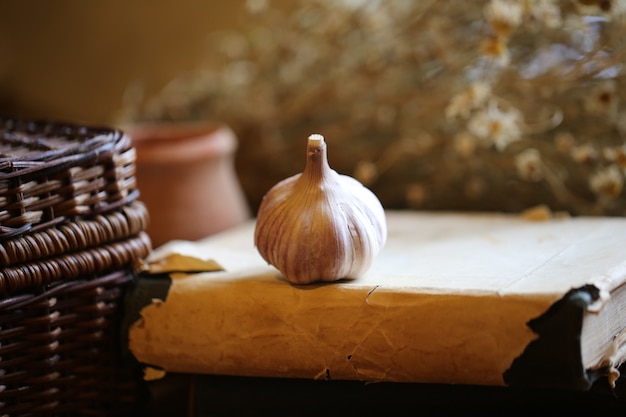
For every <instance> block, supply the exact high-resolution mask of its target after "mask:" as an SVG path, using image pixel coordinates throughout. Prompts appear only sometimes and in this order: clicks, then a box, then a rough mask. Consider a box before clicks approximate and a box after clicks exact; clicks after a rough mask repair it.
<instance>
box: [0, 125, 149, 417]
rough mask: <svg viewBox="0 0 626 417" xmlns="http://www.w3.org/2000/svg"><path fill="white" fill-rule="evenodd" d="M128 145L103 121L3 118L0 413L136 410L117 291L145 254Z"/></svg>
mask: <svg viewBox="0 0 626 417" xmlns="http://www.w3.org/2000/svg"><path fill="white" fill-rule="evenodd" d="M134 161H135V152H134V149H133V148H132V147H131V146H130V142H129V139H128V137H127V136H125V135H123V134H122V133H121V132H119V131H116V130H113V129H106V128H89V127H84V126H78V125H71V124H62V123H53V122H40V121H21V120H14V119H1V118H0V415H2V416H5V415H6V416H26V415H28V416H33V415H41V416H44V415H46V416H48V415H55V416H58V415H64V416H70V415H76V416H78V415H101V416H105V415H106V416H109V415H111V416H118V415H129V416H130V415H136V413H137V410H139V407H140V404H139V395H140V393H139V390H140V382H139V377H138V375H137V374H136V373H135V372H136V370H135V369H134V368H133V367H132V366H129V364H128V363H127V362H126V361H125V358H124V357H123V355H122V346H121V343H120V340H121V338H120V337H121V335H120V322H121V319H122V311H121V308H122V306H123V297H124V293H125V291H126V289H127V287H128V286H129V285H131V284H132V282H133V280H134V268H135V266H136V264H137V262H138V261H139V260H140V259H142V258H144V257H146V256H147V255H148V254H149V252H150V250H151V242H150V238H149V236H148V235H147V234H146V233H145V231H144V229H145V228H146V226H147V223H148V213H147V211H146V208H145V206H144V205H143V203H141V202H140V201H139V200H138V196H139V192H138V190H137V188H136V183H135V177H134V172H135V167H134Z"/></svg>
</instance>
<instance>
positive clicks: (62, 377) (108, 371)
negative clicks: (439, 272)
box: [0, 271, 140, 416]
mask: <svg viewBox="0 0 626 417" xmlns="http://www.w3.org/2000/svg"><path fill="white" fill-rule="evenodd" d="M131 280H132V274H130V273H129V272H127V271H118V272H115V273H111V274H108V275H104V276H99V277H95V278H92V279H89V280H76V281H71V282H59V283H57V284H54V285H52V286H50V287H48V288H47V289H46V290H44V291H39V292H35V293H32V294H24V295H21V296H16V297H10V298H7V299H4V300H2V301H0V356H1V357H2V360H1V362H0V367H1V372H0V387H1V388H2V389H1V390H0V414H1V415H3V416H5V415H9V416H25V415H29V416H31V415H41V416H43V415H49V416H52V415H54V416H59V415H64V416H67V415H73V416H82V415H93V416H105V415H107V416H116V415H130V413H131V412H132V411H133V410H137V407H138V405H137V399H138V397H139V396H140V395H139V390H140V386H139V383H138V382H137V381H138V378H137V377H134V376H133V375H132V373H133V372H134V371H133V370H132V368H131V367H127V366H126V364H125V363H123V360H122V359H121V355H119V354H118V353H117V352H118V351H119V348H120V345H119V343H120V342H119V334H118V329H117V328H116V327H114V326H111V323H115V322H117V321H119V315H120V309H119V306H120V304H121V303H122V301H123V300H122V296H123V290H124V288H125V287H126V285H128V284H129V283H130V282H131Z"/></svg>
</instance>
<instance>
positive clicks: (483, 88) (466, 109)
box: [445, 82, 491, 118]
mask: <svg viewBox="0 0 626 417" xmlns="http://www.w3.org/2000/svg"><path fill="white" fill-rule="evenodd" d="M490 95H491V87H490V86H489V85H488V84H486V83H481V82H477V83H474V84H472V85H470V86H469V87H468V88H467V89H466V90H465V91H463V92H461V93H459V94H457V95H455V96H454V97H452V99H451V100H450V103H449V104H448V106H447V107H446V110H445V114H446V117H447V118H455V117H463V118H467V117H469V115H470V113H471V111H472V110H474V109H476V108H478V107H480V106H482V105H483V104H484V103H485V102H486V101H487V99H488V98H489V96H490Z"/></svg>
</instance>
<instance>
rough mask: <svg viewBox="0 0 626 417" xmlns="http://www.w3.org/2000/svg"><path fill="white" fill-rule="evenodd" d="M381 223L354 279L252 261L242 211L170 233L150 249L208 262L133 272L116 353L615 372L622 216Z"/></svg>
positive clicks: (271, 364) (241, 370) (333, 373)
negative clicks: (207, 231) (379, 246)
mask: <svg viewBox="0 0 626 417" xmlns="http://www.w3.org/2000/svg"><path fill="white" fill-rule="evenodd" d="M387 221H388V228H389V236H388V241H387V245H386V246H385V249H384V250H383V252H382V253H381V254H380V255H379V256H378V257H377V258H376V259H375V261H374V263H373V265H372V267H371V269H370V270H369V271H368V272H367V273H366V274H365V275H364V276H362V277H360V278H358V279H355V280H351V281H343V282H336V283H330V284H320V285H306V286H295V285H291V284H289V283H287V282H286V281H285V280H284V279H283V278H282V277H281V276H280V274H279V273H278V272H277V271H276V270H275V269H274V268H273V267H271V266H269V265H267V264H266V263H265V262H264V261H263V260H262V259H261V257H260V256H259V255H258V253H257V251H256V249H255V248H254V244H253V231H254V222H253V221H250V222H248V223H246V224H244V225H242V226H240V227H237V228H235V229H232V230H230V231H227V232H224V233H222V234H219V235H215V236H212V237H209V238H206V239H204V240H201V241H198V242H194V243H191V242H179V241H173V242H170V243H169V244H167V245H165V246H163V247H161V248H159V249H158V250H157V251H155V252H154V253H153V255H152V257H153V258H154V259H159V257H161V259H162V258H163V256H164V254H172V253H176V254H179V255H181V256H182V258H184V257H190V258H198V259H200V258H201V259H203V260H205V261H206V262H207V264H211V265H213V262H215V264H216V265H217V267H216V268H214V269H216V270H214V271H208V272H196V271H194V272H193V273H187V272H176V271H170V272H168V273H166V274H163V273H160V274H145V275H143V276H142V277H141V278H140V279H139V280H138V282H137V288H136V289H135V292H134V293H133V294H131V296H130V298H129V299H130V307H129V309H130V310H133V309H134V310H135V311H136V315H132V314H129V320H128V321H129V325H128V327H129V331H128V337H129V338H128V346H129V350H130V352H131V353H132V354H133V355H134V357H135V358H136V359H137V360H138V361H139V362H140V363H142V364H145V365H147V366H148V367H149V368H154V369H157V370H159V372H164V373H167V372H171V373H190V374H207V375H231V376H251V377H274V378H304V379H331V380H347V381H348V380H353V381H354V380H358V381H378V382H411V383H435V384H469V385H483V386H530V387H558V388H567V389H569V388H571V389H577V390H585V389H588V388H589V387H590V386H591V385H592V384H593V383H594V382H595V381H597V380H599V379H600V378H605V379H606V380H607V381H608V383H609V384H614V383H615V381H616V379H617V378H618V376H619V372H618V370H617V368H618V366H619V365H620V364H621V363H622V362H623V361H624V358H625V340H626V332H625V329H626V285H625V283H626V219H625V218H606V217H597V218H591V217H579V218H567V217H565V218H554V217H553V218H548V219H545V220H542V221H531V220H529V219H528V218H526V217H524V216H521V215H509V214H493V213H489V214H488V213H473V214H470V213H428V212H403V211H391V212H388V213H387ZM181 256H179V257H178V258H177V259H182V258H181ZM179 266H180V265H179ZM178 269H184V268H178ZM153 375H156V376H154V377H155V378H156V377H158V376H159V375H160V373H157V374H153Z"/></svg>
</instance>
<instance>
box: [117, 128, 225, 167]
mask: <svg viewBox="0 0 626 417" xmlns="http://www.w3.org/2000/svg"><path fill="white" fill-rule="evenodd" d="M121 130H122V131H123V132H124V133H125V134H127V135H128V136H129V137H130V138H131V143H132V144H133V147H134V148H135V149H136V150H137V161H136V162H137V164H144V163H162V164H167V163H180V162H190V161H195V160H207V159H213V158H218V157H223V156H224V155H228V154H232V153H234V152H235V150H236V149H237V138H236V136H235V134H234V132H233V131H232V129H231V128H230V127H229V126H227V125H226V124H224V123H219V122H142V123H136V124H132V125H128V126H124V127H122V128H121Z"/></svg>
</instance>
